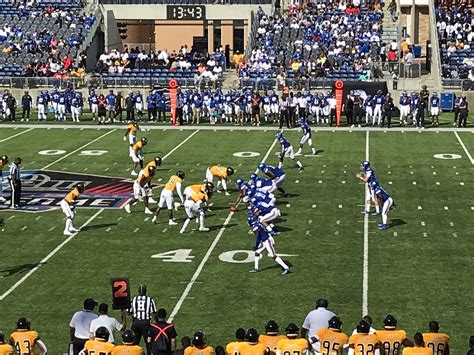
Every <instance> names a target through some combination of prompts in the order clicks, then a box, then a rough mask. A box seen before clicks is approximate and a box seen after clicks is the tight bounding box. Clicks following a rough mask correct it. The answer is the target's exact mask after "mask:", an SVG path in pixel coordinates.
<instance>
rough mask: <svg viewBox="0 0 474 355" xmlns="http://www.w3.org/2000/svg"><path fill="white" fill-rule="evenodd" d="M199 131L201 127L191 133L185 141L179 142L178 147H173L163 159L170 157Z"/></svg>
mask: <svg viewBox="0 0 474 355" xmlns="http://www.w3.org/2000/svg"><path fill="white" fill-rule="evenodd" d="M198 132H199V129H198V130H196V131H194V132H193V133H191V134H190V135H189V136H188V137H187V138H186V139H185V140H184V141H182V142H181V143H179V144H178V145H177V146H176V147H174V148H173V149H171V150H170V151H169V152H168V154H166V155H165V156H164V157H162V158H161V160H165V159H166V158H168V157H169V156H170V155H171V154H173V153H174V152H175V151H177V150H178V149H179V148H181V146H182V145H183V144H184V143H186V142H187V141H189V140H190V139H191V138H192V137H193V136H194V135H195V134H196V133H198Z"/></svg>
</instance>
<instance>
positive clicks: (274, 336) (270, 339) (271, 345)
mask: <svg viewBox="0 0 474 355" xmlns="http://www.w3.org/2000/svg"><path fill="white" fill-rule="evenodd" d="M279 330H280V326H279V325H278V323H277V322H275V321H274V320H269V321H268V322H267V324H266V325H265V334H262V335H260V337H259V338H258V341H259V342H260V343H262V344H265V346H266V348H267V354H271V355H274V354H275V350H276V347H277V344H278V342H279V341H280V340H282V339H285V338H286V337H285V336H284V335H283V334H278V331H279Z"/></svg>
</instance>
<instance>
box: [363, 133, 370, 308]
mask: <svg viewBox="0 0 474 355" xmlns="http://www.w3.org/2000/svg"><path fill="white" fill-rule="evenodd" d="M365 160H369V131H367V133H366V134H365ZM364 190H365V197H364V202H365V201H367V200H368V199H369V196H368V191H369V190H368V189H367V186H366V184H364ZM362 269H363V271H362V317H363V316H365V315H366V314H369V215H367V214H366V215H364V263H363V267H362Z"/></svg>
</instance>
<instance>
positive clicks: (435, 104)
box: [430, 92, 439, 126]
mask: <svg viewBox="0 0 474 355" xmlns="http://www.w3.org/2000/svg"><path fill="white" fill-rule="evenodd" d="M430 107H431V124H432V125H433V126H438V124H439V119H438V116H439V97H438V94H437V93H435V92H434V93H433V94H432V95H431V98H430Z"/></svg>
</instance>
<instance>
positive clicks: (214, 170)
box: [206, 165, 234, 196]
mask: <svg viewBox="0 0 474 355" xmlns="http://www.w3.org/2000/svg"><path fill="white" fill-rule="evenodd" d="M233 174H234V169H233V168H232V167H230V166H229V167H226V166H220V165H213V166H210V167H209V168H207V170H206V180H207V181H208V182H212V183H214V178H216V179H217V192H220V190H219V186H220V185H222V188H223V189H224V192H225V194H226V195H227V196H229V195H230V193H229V192H228V191H227V179H228V178H229V176H231V175H233Z"/></svg>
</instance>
